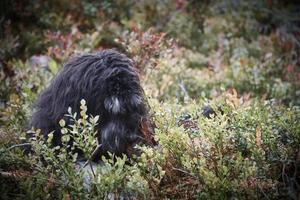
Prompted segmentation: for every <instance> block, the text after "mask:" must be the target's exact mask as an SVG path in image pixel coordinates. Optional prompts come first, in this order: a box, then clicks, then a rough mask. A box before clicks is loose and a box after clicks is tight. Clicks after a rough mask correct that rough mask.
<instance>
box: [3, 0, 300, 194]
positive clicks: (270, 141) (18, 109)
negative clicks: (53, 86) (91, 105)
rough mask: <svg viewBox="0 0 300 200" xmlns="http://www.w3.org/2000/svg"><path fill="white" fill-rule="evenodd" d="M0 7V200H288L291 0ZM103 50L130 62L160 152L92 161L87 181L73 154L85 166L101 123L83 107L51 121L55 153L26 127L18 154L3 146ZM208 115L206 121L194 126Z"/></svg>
mask: <svg viewBox="0 0 300 200" xmlns="http://www.w3.org/2000/svg"><path fill="white" fill-rule="evenodd" d="M0 4H1V6H0V15H1V17H0V21H1V27H0V31H1V32H0V39H1V43H0V69H1V70H0V81H1V82H0V116H1V119H0V185H1V187H0V193H1V199H111V198H115V199H122V198H126V197H130V198H133V199H166V198H168V199H297V195H299V192H298V191H299V178H298V177H299V169H297V166H298V165H299V144H300V126H299V124H300V119H299V116H300V108H299V105H300V101H299V98H298V96H299V94H300V90H299V77H300V72H299V52H300V51H299V48H300V47H299V37H297V36H298V35H299V14H298V12H297V11H298V10H299V9H297V8H298V7H299V3H297V2H296V1H284V2H283V1H279V0H272V1H259V0H256V1H240V0H238V1H227V0H226V1H224V0H217V1H185V0H183V1H182V0H180V1H179V0H171V1H160V0H155V1H136V0H130V1H125V0H121V1H109V0H104V1H95V0H83V1H78V0H70V1H69V0H53V1H42V0H37V1H23V0H22V1H20V0H14V1H8V0H4V1H3V2H1V3H0ZM58 11H59V12H58ZM103 48H116V49H118V50H119V51H121V52H124V53H126V54H128V55H129V56H130V57H132V58H133V59H134V60H135V62H136V67H137V68H138V70H139V71H140V72H141V81H142V85H143V88H144V89H145V93H146V96H148V97H149V99H148V102H149V105H150V107H151V112H152V116H153V119H154V121H155V125H156V129H155V133H156V135H155V139H156V140H157V142H158V143H159V145H158V146H157V147H153V148H150V147H146V146H140V147H139V148H140V150H141V155H139V156H136V157H134V158H131V159H128V158H127V157H126V156H123V157H122V158H116V157H114V156H113V155H110V157H109V158H102V162H101V164H99V165H98V166H97V169H96V170H95V171H94V173H87V172H86V171H85V170H84V169H81V168H80V166H78V164H76V163H75V160H76V158H77V154H74V153H73V152H74V151H73V150H74V148H80V149H82V152H83V154H84V155H85V157H87V158H89V156H90V155H91V152H93V150H94V149H95V148H96V146H97V145H98V144H97V141H96V140H95V135H96V134H97V130H96V128H95V127H96V126H97V123H98V121H99V119H100V118H101V116H89V115H87V113H86V111H87V107H86V103H85V101H84V100H82V101H81V107H80V109H81V112H80V113H72V110H71V109H69V110H68V113H66V116H65V117H64V118H63V119H62V120H61V121H60V122H59V125H60V126H61V130H62V134H63V135H62V144H61V146H57V147H54V146H53V145H52V142H51V140H52V137H54V136H53V135H52V134H50V135H49V136H48V137H47V138H44V136H43V135H42V134H41V133H40V132H39V131H38V130H36V131H35V132H36V135H35V137H34V138H33V139H32V148H33V152H32V153H31V154H30V155H24V154H23V152H22V148H19V147H17V146H13V145H15V144H18V143H22V142H23V141H24V139H25V132H26V131H27V123H28V120H29V118H30V115H31V113H32V104H33V102H34V100H35V99H36V98H37V95H38V94H39V93H40V92H41V91H42V90H43V88H45V87H46V86H47V84H48V83H49V80H51V78H52V77H53V76H54V75H55V74H56V73H57V72H58V71H59V69H60V67H61V66H62V65H63V63H64V62H65V61H66V60H67V59H69V57H71V56H73V55H74V54H75V53H82V52H93V51H96V50H101V49H103ZM207 104H209V105H211V106H212V107H213V108H214V110H215V111H216V115H214V117H212V118H211V119H207V118H204V117H203V116H202V107H203V106H204V105H207ZM66 120H68V121H71V122H72V125H71V126H66ZM71 139H72V140H73V141H74V142H73V146H70V140H71ZM10 147H11V148H10ZM87 179H88V180H89V181H90V183H89V185H88V188H87V183H86V182H85V181H86V180H87Z"/></svg>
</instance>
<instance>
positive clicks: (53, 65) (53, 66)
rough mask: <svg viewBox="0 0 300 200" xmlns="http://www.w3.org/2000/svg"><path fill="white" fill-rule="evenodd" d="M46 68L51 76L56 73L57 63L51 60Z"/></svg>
mask: <svg viewBox="0 0 300 200" xmlns="http://www.w3.org/2000/svg"><path fill="white" fill-rule="evenodd" d="M48 67H49V70H50V71H51V73H52V74H56V73H57V71H58V65H57V62H56V61H55V60H53V59H51V60H50V61H49V63H48Z"/></svg>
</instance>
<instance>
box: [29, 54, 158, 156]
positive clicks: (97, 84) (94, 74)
mask: <svg viewBox="0 0 300 200" xmlns="http://www.w3.org/2000/svg"><path fill="white" fill-rule="evenodd" d="M81 99H85V100H86V104H87V107H88V110H87V113H88V114H90V115H93V116H96V115H99V116H100V122H99V125H98V127H97V129H98V135H97V139H98V142H99V144H101V152H102V153H104V154H105V153H107V152H111V153H114V154H115V155H121V154H127V155H129V154H130V153H131V150H132V148H133V146H134V145H135V144H137V143H140V142H144V143H148V144H149V143H152V144H154V140H153V137H152V133H153V131H152V129H151V127H150V126H149V116H148V106H147V104H146V103H145V99H144V92H143V89H142V87H141V85H140V80H139V76H138V73H137V71H136V68H135V67H134V62H133V61H132V60H131V59H129V58H128V57H126V56H125V55H124V54H120V53H118V52H117V51H114V50H104V51H101V52H99V53H95V54H87V55H82V56H77V57H74V58H72V59H71V60H70V61H69V62H68V63H66V64H65V66H64V67H63V68H62V69H61V71H60V72H59V73H58V75H57V76H56V77H55V78H54V79H53V81H52V82H51V84H50V86H49V87H48V88H46V89H45V91H44V92H42V94H41V95H40V97H39V99H38V100H37V102H36V103H35V106H34V107H35V112H34V114H33V116H32V119H31V122H30V127H34V128H36V129H41V132H42V133H43V134H44V135H45V137H47V135H48V134H49V133H50V132H51V131H53V130H54V131H55V132H54V138H53V145H54V146H56V145H60V144H61V132H60V127H59V125H58V122H59V120H61V119H62V118H64V119H65V120H66V122H67V124H70V123H71V122H70V121H69V120H68V118H66V117H65V114H66V113H67V109H68V107H71V108H72V111H73V112H77V113H78V112H79V111H80V109H79V107H80V101H81ZM145 126H146V129H147V130H146V129H145ZM149 134H150V136H149Z"/></svg>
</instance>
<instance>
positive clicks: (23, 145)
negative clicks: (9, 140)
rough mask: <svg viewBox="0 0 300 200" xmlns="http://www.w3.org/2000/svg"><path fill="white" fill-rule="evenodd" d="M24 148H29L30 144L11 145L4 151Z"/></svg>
mask: <svg viewBox="0 0 300 200" xmlns="http://www.w3.org/2000/svg"><path fill="white" fill-rule="evenodd" d="M25 146H31V144H30V143H22V144H15V145H12V146H11V147H8V148H7V149H5V150H4V151H10V150H12V149H14V148H17V147H25Z"/></svg>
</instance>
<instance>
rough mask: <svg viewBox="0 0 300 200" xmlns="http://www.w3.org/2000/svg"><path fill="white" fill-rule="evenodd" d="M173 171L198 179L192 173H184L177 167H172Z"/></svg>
mask: <svg viewBox="0 0 300 200" xmlns="http://www.w3.org/2000/svg"><path fill="white" fill-rule="evenodd" d="M172 169H173V170H175V171H179V172H182V173H184V174H187V175H189V176H191V177H194V178H197V177H196V176H195V175H193V174H192V173H190V172H187V171H184V170H183V169H179V168H175V167H172Z"/></svg>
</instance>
